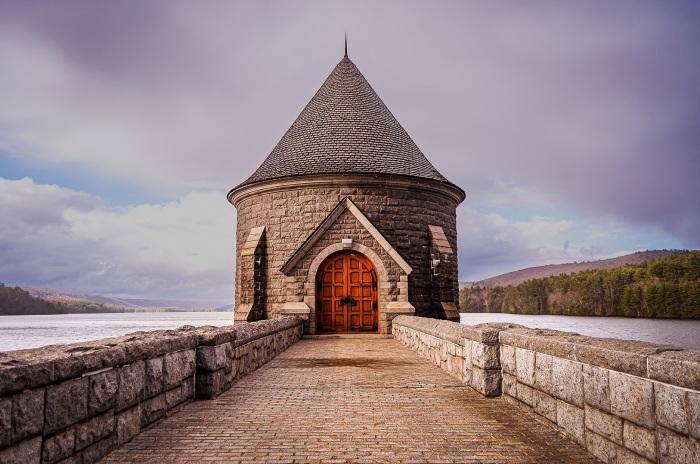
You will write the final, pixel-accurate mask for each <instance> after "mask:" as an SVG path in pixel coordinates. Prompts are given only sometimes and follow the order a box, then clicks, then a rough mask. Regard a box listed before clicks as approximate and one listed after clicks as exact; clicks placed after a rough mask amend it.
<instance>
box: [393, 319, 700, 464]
mask: <svg viewBox="0 0 700 464" xmlns="http://www.w3.org/2000/svg"><path fill="white" fill-rule="evenodd" d="M393 334H394V337H395V338H396V339H398V340H399V341H401V342H402V343H403V344H404V345H406V346H407V347H409V348H411V349H413V350H415V351H417V352H418V353H420V354H422V355H423V356H425V357H427V358H429V359H431V360H432V361H433V362H434V363H435V364H437V365H438V366H440V367H441V368H442V369H444V370H446V371H447V372H449V373H450V374H452V375H453V376H455V377H456V378H458V379H460V380H461V381H462V382H464V383H465V384H466V385H469V386H470V387H472V388H473V389H474V390H476V391H478V392H480V393H481V394H483V395H486V396H503V398H504V399H506V400H507V401H510V402H512V403H515V404H517V405H518V406H520V407H522V408H523V409H525V410H527V411H529V412H530V413H532V414H533V415H534V417H533V419H535V418H536V419H537V420H539V421H542V422H545V423H547V424H549V425H550V426H552V427H554V428H556V429H558V430H560V431H561V432H563V433H564V434H566V435H567V436H569V437H570V438H571V439H572V440H574V441H575V442H577V443H578V444H580V445H581V446H583V447H584V448H585V449H586V450H588V452H590V453H591V454H593V455H594V456H596V457H597V458H598V459H600V460H602V461H603V462H611V463H615V462H617V463H623V462H624V463H647V462H660V463H667V462H668V463H670V462H674V463H685V462H700V351H699V350H693V349H683V348H679V347H674V346H668V345H655V344H651V343H645V342H636V341H626V340H617V339H603V338H593V337H586V336H582V335H578V334H572V333H566V332H559V331H555V330H543V329H529V328H527V327H522V326H518V325H515V324H503V323H496V324H480V325H478V326H465V325H461V324H459V323H454V322H449V321H436V320H434V319H427V318H420V317H414V316H399V317H397V318H395V319H394V321H393Z"/></svg>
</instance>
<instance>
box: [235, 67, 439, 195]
mask: <svg viewBox="0 0 700 464" xmlns="http://www.w3.org/2000/svg"><path fill="white" fill-rule="evenodd" d="M325 173H329V174H330V173H370V174H398V175H406V176H413V177H421V178H426V179H433V180H437V181H441V182H446V183H449V184H451V183H450V182H449V181H448V180H447V179H445V178H444V177H443V176H442V174H440V173H439V172H438V171H437V169H435V167H433V165H432V164H430V161H428V159H427V158H426V157H425V155H423V153H422V152H421V151H420V149H419V148H418V147H417V146H416V144H415V142H413V140H411V137H409V135H408V133H406V131H405V130H404V128H403V127H401V124H399V122H398V121H397V120H396V118H395V117H394V115H392V114H391V112H390V111H389V109H388V108H387V107H386V105H384V102H382V100H381V99H380V98H379V96H378V95H377V94H376V92H375V91H374V90H373V89H372V87H371V86H370V85H369V83H368V82H367V80H366V79H365V78H364V76H363V75H362V74H361V73H360V71H359V70H358V69H357V66H355V64H354V63H353V62H352V61H350V59H349V58H348V57H347V56H345V57H344V58H343V59H342V60H341V61H340V63H338V65H337V66H336V67H335V69H334V70H333V72H331V74H330V76H328V78H327V79H326V81H325V82H324V83H323V85H322V86H321V88H320V89H319V90H318V92H316V95H314V97H313V98H312V99H311V101H310V102H309V103H308V105H306V108H304V110H303V111H302V112H301V114H300V115H299V117H298V118H297V119H296V121H294V124H292V127H290V128H289V130H288V131H287V133H286V134H284V136H283V137H282V139H281V140H280V141H279V143H278V144H277V146H276V147H275V148H274V149H273V150H272V153H270V155H269V156H268V157H267V158H266V159H265V161H264V162H263V163H262V164H261V165H260V167H259V168H258V169H257V170H256V171H255V172H254V173H253V175H252V176H250V177H249V178H248V179H247V180H246V181H245V182H243V183H242V184H240V185H239V186H238V187H237V188H240V187H243V186H244V185H248V184H252V183H256V182H261V181H265V180H270V179H279V178H284V177H291V176H301V175H308V174H325ZM451 185H452V184H451Z"/></svg>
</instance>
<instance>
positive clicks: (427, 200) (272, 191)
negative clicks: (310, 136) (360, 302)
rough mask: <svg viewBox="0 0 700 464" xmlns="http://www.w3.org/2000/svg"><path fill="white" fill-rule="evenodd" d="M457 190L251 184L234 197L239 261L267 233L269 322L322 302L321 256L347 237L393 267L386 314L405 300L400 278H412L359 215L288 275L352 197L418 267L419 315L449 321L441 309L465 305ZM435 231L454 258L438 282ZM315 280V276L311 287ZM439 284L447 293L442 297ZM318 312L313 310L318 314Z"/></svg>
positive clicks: (367, 182) (365, 181) (308, 182)
mask: <svg viewBox="0 0 700 464" xmlns="http://www.w3.org/2000/svg"><path fill="white" fill-rule="evenodd" d="M453 190H454V187H450V186H448V185H443V184H441V183H439V182H436V181H430V180H428V179H413V178H407V177H402V176H388V175H383V176H378V175H368V176H361V175H342V174H338V175H334V176H333V177H332V178H328V177H327V176H320V177H313V176H309V177H308V178H298V179H294V180H284V179H282V180H279V181H268V182H265V183H261V184H259V185H258V184H255V185H251V186H249V187H248V188H247V189H243V190H241V191H239V192H236V198H235V199H234V198H229V200H231V201H232V202H233V203H234V204H235V206H236V209H237V235H236V240H237V249H236V257H237V260H239V262H240V260H241V253H242V252H243V246H244V244H245V242H246V238H247V236H248V234H249V232H250V231H251V230H252V229H253V228H255V227H262V226H264V227H265V231H266V240H267V241H266V253H265V255H266V257H265V265H266V269H267V273H268V276H267V281H266V289H265V306H266V314H267V317H270V318H274V317H276V316H278V315H280V314H281V310H282V307H283V306H284V305H285V304H286V303H288V302H302V301H306V298H308V297H310V296H312V295H314V292H315V291H316V290H315V285H309V283H308V282H309V279H308V271H309V266H310V263H311V261H312V260H313V258H314V256H315V254H316V253H318V252H319V250H322V249H324V248H326V247H328V246H330V245H332V244H334V243H340V241H341V239H343V238H352V239H353V240H355V241H356V242H358V243H360V244H362V245H363V246H365V247H367V248H369V249H371V250H372V252H373V253H375V254H376V255H377V256H379V257H380V259H381V260H382V262H383V264H384V266H385V268H386V271H387V274H386V275H384V276H380V290H381V291H382V292H384V293H383V305H382V306H381V307H380V312H383V311H384V310H385V309H386V305H387V304H389V303H391V302H400V301H401V300H400V298H399V296H400V293H401V292H400V288H399V283H400V281H399V277H400V276H402V275H404V274H403V273H402V271H401V269H400V268H399V267H398V266H396V264H395V262H394V260H393V259H392V258H391V257H390V256H389V255H387V252H386V251H385V250H384V249H383V248H382V247H381V246H380V244H378V243H377V242H376V240H375V239H373V238H372V237H371V235H370V234H368V233H367V230H366V228H365V227H364V226H362V225H361V224H360V223H358V221H357V220H356V219H355V218H354V217H352V215H348V214H344V215H343V216H342V217H340V218H338V222H337V225H336V226H335V227H332V228H330V229H329V230H328V231H327V233H326V234H325V235H324V236H323V237H322V238H321V239H320V240H319V241H318V242H317V243H316V245H315V247H314V250H312V251H311V252H309V256H308V258H307V259H304V260H301V262H300V263H299V264H298V266H297V268H295V269H294V270H293V271H291V272H289V273H288V274H286V275H285V274H284V273H282V272H281V268H282V267H283V266H284V265H285V264H286V262H287V261H288V260H289V259H290V258H291V257H292V255H293V254H294V253H295V252H296V251H297V250H298V249H299V248H300V247H301V246H302V244H304V242H305V240H306V239H307V238H308V237H309V236H310V235H311V234H312V233H313V232H314V231H315V230H316V228H317V227H318V226H319V225H320V224H321V223H322V222H323V221H324V219H326V218H327V217H328V215H329V214H330V213H331V212H332V211H333V210H334V208H336V206H338V204H339V202H340V201H341V200H343V199H344V198H349V199H350V200H352V201H353V202H354V203H355V204H356V205H357V207H358V208H359V209H360V210H361V211H362V213H363V214H364V215H366V217H367V218H368V220H369V221H370V222H371V223H372V225H373V226H374V227H375V228H376V229H377V230H378V231H379V232H380V233H381V234H382V235H383V236H384V237H385V238H386V240H387V241H388V243H389V244H390V245H391V246H393V247H394V248H395V251H396V252H397V253H398V254H399V255H400V256H401V257H402V258H403V259H405V260H406V261H407V262H408V264H409V265H410V267H411V268H412V272H411V273H410V275H408V279H407V281H406V284H407V293H408V301H410V303H411V304H412V305H413V306H414V307H415V310H416V314H418V315H421V316H426V317H438V318H444V310H443V308H442V306H441V304H440V302H441V301H451V302H454V303H455V304H457V303H458V301H459V295H458V293H459V289H458V281H457V230H456V207H457V204H458V203H459V201H461V200H460V199H459V197H458V196H457V194H456V193H454V192H453ZM429 225H434V226H439V227H440V228H442V230H444V233H445V237H446V241H447V242H448V243H449V245H450V248H451V249H452V251H453V253H452V254H444V255H443V256H442V264H441V266H443V268H442V274H441V275H438V276H435V275H434V272H433V269H432V268H431V256H432V255H431V252H432V239H431V235H430V229H429V227H428V226H429ZM241 272H242V270H241V267H240V266H238V267H237V270H236V285H237V288H240V287H241V285H242V281H243V280H245V278H244V276H242V274H241ZM314 279H315V276H312V278H311V279H310V281H311V282H313V281H314ZM438 280H439V282H438ZM436 285H437V286H438V287H439V288H442V289H443V291H442V292H438V293H437V294H435V291H434V288H435V287H436ZM236 298H237V300H236V306H237V307H238V306H239V305H241V304H243V302H242V301H241V300H240V299H239V294H238V293H237V294H236ZM444 299H446V300H444ZM315 310H316V308H311V311H312V312H313V311H315Z"/></svg>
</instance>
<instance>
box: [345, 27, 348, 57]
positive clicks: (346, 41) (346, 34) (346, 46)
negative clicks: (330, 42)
mask: <svg viewBox="0 0 700 464" xmlns="http://www.w3.org/2000/svg"><path fill="white" fill-rule="evenodd" d="M347 57H348V33H347V32H346V33H345V58H347Z"/></svg>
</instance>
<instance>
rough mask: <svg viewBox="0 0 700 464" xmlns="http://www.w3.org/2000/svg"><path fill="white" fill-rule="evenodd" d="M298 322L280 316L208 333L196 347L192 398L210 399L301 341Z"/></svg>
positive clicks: (294, 318) (300, 328) (295, 319)
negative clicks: (193, 394)
mask: <svg viewBox="0 0 700 464" xmlns="http://www.w3.org/2000/svg"><path fill="white" fill-rule="evenodd" d="M302 330H303V326H302V319H301V318H299V317H283V318H278V319H270V320H267V321H259V322H252V323H248V324H242V325H238V324H237V325H236V326H234V327H230V326H229V327H224V328H221V329H215V330H208V331H207V332H206V334H204V335H203V336H202V337H200V344H199V346H198V347H197V376H196V396H197V398H201V399H211V398H215V397H216V396H218V395H220V394H221V393H223V392H225V391H226V390H228V389H229V388H231V385H233V384H234V383H236V382H237V381H238V380H239V379H241V378H242V377H244V376H245V375H246V374H249V373H250V372H253V371H254V370H256V369H257V368H258V367H260V366H262V365H263V364H265V363H267V362H268V361H270V360H271V359H273V358H274V357H275V356H277V355H278V354H280V353H281V352H283V351H284V350H286V349H287V348H289V347H290V346H291V345H293V344H294V343H296V342H298V341H299V340H300V339H301V335H302Z"/></svg>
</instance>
